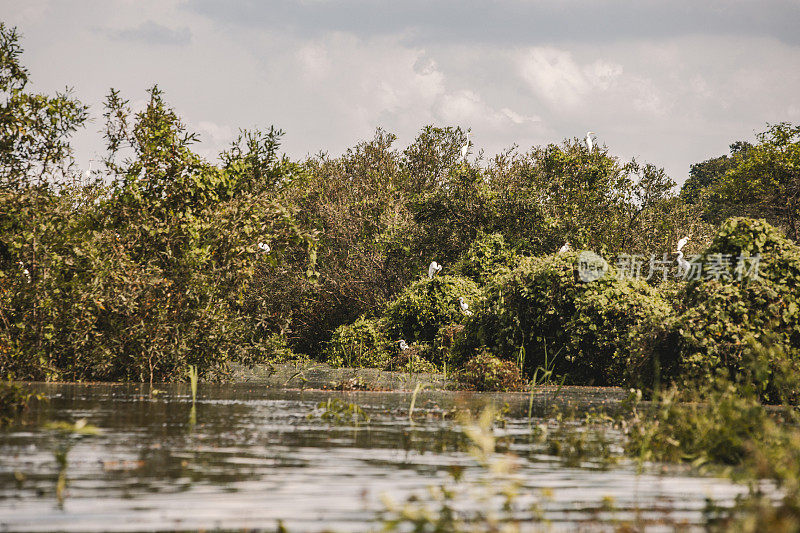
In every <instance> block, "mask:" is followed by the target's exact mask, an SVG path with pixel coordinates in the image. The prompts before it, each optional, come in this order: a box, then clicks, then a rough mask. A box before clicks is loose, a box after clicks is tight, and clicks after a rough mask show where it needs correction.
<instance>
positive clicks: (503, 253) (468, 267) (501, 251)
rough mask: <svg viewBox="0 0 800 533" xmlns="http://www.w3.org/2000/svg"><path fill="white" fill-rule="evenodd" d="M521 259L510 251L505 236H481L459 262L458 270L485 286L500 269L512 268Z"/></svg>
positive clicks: (473, 242) (496, 234)
mask: <svg viewBox="0 0 800 533" xmlns="http://www.w3.org/2000/svg"><path fill="white" fill-rule="evenodd" d="M518 260H519V257H518V256H516V255H515V254H514V253H513V252H512V251H511V250H509V249H508V246H507V245H506V242H505V239H504V238H503V235H502V234H500V233H492V234H491V235H486V234H482V233H481V234H479V235H478V237H477V238H476V239H475V240H474V241H472V244H470V246H469V249H468V250H467V251H466V253H465V254H464V255H463V256H462V257H461V259H460V260H459V261H458V265H457V266H456V270H457V271H458V272H460V273H461V274H462V275H463V276H466V277H468V278H470V279H472V280H474V281H475V282H477V283H479V284H485V283H486V282H487V281H488V280H489V279H490V278H491V277H492V276H493V275H494V274H495V273H496V271H497V270H498V269H500V268H503V267H506V268H508V267H511V266H513V265H514V264H515V263H516V261H518Z"/></svg>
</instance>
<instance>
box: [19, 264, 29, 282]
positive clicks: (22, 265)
mask: <svg viewBox="0 0 800 533" xmlns="http://www.w3.org/2000/svg"><path fill="white" fill-rule="evenodd" d="M19 267H20V268H21V269H22V273H23V274H24V275H25V277H26V278H28V283H30V282H31V273H30V271H29V270H28V269H27V268H25V263H23V262H22V261H19Z"/></svg>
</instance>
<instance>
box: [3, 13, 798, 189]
mask: <svg viewBox="0 0 800 533" xmlns="http://www.w3.org/2000/svg"><path fill="white" fill-rule="evenodd" d="M256 4H257V3H248V4H246V5H245V4H240V6H239V7H240V8H242V9H245V8H247V9H250V7H248V6H251V7H252V9H254V10H256V11H257V13H255V15H258V14H259V13H260V15H259V16H260V17H261V18H258V17H255V16H254V17H252V18H251V19H249V20H247V21H246V22H243V20H242V17H238V16H237V17H234V16H227V15H226V13H227V10H228V7H227V5H226V7H221V6H220V5H217V4H212V3H210V2H209V3H207V4H206V7H207V9H204V10H192V9H187V8H186V6H187V4H186V2H185V1H184V0H168V1H166V0H165V1H159V0H148V1H147V2H138V1H137V2H133V1H129V0H125V1H109V0H86V2H85V3H78V4H75V3H63V2H56V1H53V0H50V1H47V0H30V1H27V0H26V1H24V2H23V1H21V0H8V2H6V3H5V4H4V7H5V6H8V9H6V10H5V12H4V18H5V20H6V23H7V24H10V25H15V24H16V25H19V26H20V30H21V32H22V34H23V46H24V48H25V55H24V57H23V61H24V62H25V64H26V65H27V66H28V67H29V69H30V72H31V76H32V80H33V82H32V85H31V88H32V89H35V90H38V91H44V92H53V91H56V90H61V89H63V88H64V86H65V85H67V86H72V87H74V88H75V94H76V95H77V96H78V97H79V98H80V99H81V100H83V101H84V102H85V103H87V104H90V105H91V106H92V110H91V112H92V114H93V116H94V119H95V122H94V123H92V124H90V125H89V126H88V127H87V129H86V130H85V131H83V132H80V133H79V134H78V135H77V136H76V137H75V146H76V149H77V152H78V155H79V156H80V157H81V158H82V160H83V161H84V162H85V161H86V160H88V158H89V157H92V156H94V155H95V154H98V153H102V151H103V143H102V139H101V137H100V135H99V134H98V129H100V127H101V124H102V117H101V112H102V108H101V103H102V100H103V96H104V95H105V94H106V93H107V92H108V88H109V87H115V88H118V89H120V90H121V92H122V94H123V96H124V97H125V98H129V99H131V100H132V101H134V102H136V101H137V100H141V99H143V98H145V96H146V95H145V89H146V88H147V87H149V86H151V85H152V84H153V83H158V84H159V86H160V87H161V88H162V89H163V90H164V91H165V95H166V99H167V101H168V102H169V103H170V104H171V105H173V106H174V107H175V109H176V110H177V112H178V113H179V114H180V115H181V116H182V117H183V118H184V119H185V121H186V122H187V123H189V124H191V125H192V127H193V128H194V129H196V130H198V131H200V133H201V136H202V138H203V143H202V145H201V146H200V149H201V150H204V151H205V152H204V153H208V154H211V155H213V154H216V152H218V149H219V148H224V146H225V145H227V143H228V142H229V141H230V140H231V139H230V138H226V137H227V135H228V133H231V135H230V137H232V136H233V134H235V130H236V129H238V128H239V127H243V128H253V127H262V128H263V127H265V126H269V125H270V124H275V125H276V126H278V127H281V128H283V129H285V130H286V131H287V135H286V137H285V139H284V140H285V144H284V148H285V150H286V151H287V152H288V153H289V154H290V155H291V156H293V157H303V156H304V155H306V154H313V153H316V152H317V151H319V150H326V151H329V152H331V153H332V154H337V153H341V151H343V150H344V149H346V148H347V147H349V146H353V145H354V144H355V143H356V142H358V141H360V140H363V139H365V138H369V137H371V136H372V132H373V131H374V129H375V128H376V127H378V126H382V127H384V128H385V129H387V130H388V131H391V132H393V133H396V134H397V135H398V137H399V144H400V145H403V144H406V143H409V142H411V141H412V140H413V138H414V137H415V136H416V134H417V132H419V130H420V129H421V128H422V127H423V126H425V125H426V124H436V125H442V126H443V125H458V126H463V127H469V128H471V129H472V130H473V132H474V135H473V140H474V142H475V143H476V148H478V149H479V148H485V149H486V152H487V153H489V154H492V153H497V152H498V151H500V150H501V149H503V148H504V147H508V146H510V145H511V144H513V143H518V144H519V145H520V146H521V147H522V149H527V148H528V147H530V146H531V145H533V144H544V143H548V142H560V141H561V140H562V139H564V138H571V137H580V136H582V135H583V134H584V132H585V131H586V130H593V131H597V132H598V140H599V141H600V142H604V143H607V144H608V145H609V147H610V148H611V151H612V153H614V154H617V155H619V156H620V157H624V158H628V157H631V156H637V157H639V158H640V159H642V160H645V161H650V162H653V163H655V164H658V165H663V166H666V167H667V170H668V172H669V173H670V174H671V175H672V176H673V177H675V178H677V179H678V180H681V179H682V178H684V177H685V175H686V173H687V171H688V168H689V165H690V164H691V163H692V162H697V161H700V160H703V159H705V158H708V157H711V156H715V155H719V154H720V153H724V152H725V151H726V150H727V147H728V145H729V144H730V143H731V142H733V141H736V140H740V139H750V140H752V136H753V133H754V132H757V131H761V130H763V129H764V126H765V123H767V122H776V121H780V120H791V121H798V120H800V95H798V92H797V90H796V87H798V86H800V48H798V46H797V45H796V44H792V42H791V39H790V40H789V41H787V38H786V36H785V35H778V36H775V37H773V36H770V35H767V36H764V35H763V34H764V31H766V30H764V28H762V29H761V30H759V32H755V33H752V32H751V33H746V32H745V33H737V34H735V35H733V34H731V35H729V34H726V33H721V32H719V31H717V32H710V33H709V32H702V31H699V30H698V31H695V30H692V31H691V32H688V31H685V30H686V28H685V27H683V26H681V27H682V28H683V29H680V28H679V29H676V30H675V31H673V32H672V33H670V32H669V31H666V30H665V31H658V32H638V31H637V32H633V33H631V32H628V33H624V34H623V35H622V36H618V35H616V34H615V35H614V36H613V38H612V37H611V36H609V35H605V34H602V32H601V31H600V30H598V31H596V32H595V33H594V34H592V33H591V32H589V33H587V34H585V35H583V34H582V37H581V38H573V39H569V38H562V37H558V36H555V37H550V38H548V37H547V35H551V34H553V33H554V32H553V31H551V32H549V33H548V32H547V31H544V33H538V32H536V31H531V29H530V28H528V27H527V26H526V27H525V28H524V32H523V33H519V32H518V34H517V36H516V37H514V38H511V39H506V38H505V37H504V35H502V34H503V33H504V32H503V28H504V27H503V26H498V27H497V28H488V30H491V31H487V33H486V34H485V35H483V36H482V38H468V37H466V36H461V33H464V35H467V34H468V33H469V32H467V31H466V30H464V31H462V32H461V33H459V31H461V30H459V31H455V32H449V33H448V31H449V30H448V28H445V27H434V26H435V24H438V23H437V22H436V21H435V20H434V19H429V18H424V17H423V18H421V19H420V20H423V19H424V20H423V22H421V24H427V25H428V26H425V27H424V28H422V29H421V30H420V29H419V28H417V27H415V26H413V23H414V20H416V19H414V18H413V17H412V18H411V19H408V20H407V21H406V22H403V23H402V24H400V25H399V26H397V27H401V28H403V29H402V30H401V31H396V30H395V29H392V28H393V27H392V26H391V25H388V26H381V25H380V24H376V25H374V27H372V28H371V29H369V31H366V30H365V31H360V30H357V29H352V28H351V29H350V30H347V29H341V28H339V26H341V27H347V25H348V24H349V25H353V24H355V23H354V22H353V21H349V20H344V19H342V20H340V21H338V22H336V24H334V25H333V26H332V27H334V28H338V29H334V30H331V29H330V28H328V27H327V26H325V25H324V24H323V25H322V26H319V27H317V28H310V27H309V28H295V27H292V29H290V30H287V29H285V28H286V27H288V25H287V24H282V23H281V20H282V19H280V17H281V16H283V15H282V14H281V13H282V12H281V11H280V10H278V11H275V12H273V11H272V10H267V9H266V8H263V7H261V6H260V5H256ZM543 4H546V2H544V3H543ZM646 4H647V5H644V4H642V5H640V6H639V7H637V8H636V9H638V10H640V11H642V10H646V9H650V8H649V7H648V6H650V4H652V3H646ZM281 5H283V6H284V7H286V8H287V9H289V8H292V9H294V8H293V7H292V6H294V7H297V5H296V4H291V5H290V4H288V3H286V4H281ZM547 5H550V7H553V5H551V4H547ZM653 5H655V4H653ZM287 6H289V7H287ZM381 6H384V7H381ZM279 7H280V6H279ZM328 7H331V6H328ZM417 7H418V8H419V9H418V14H424V10H425V9H426V7H425V5H423V4H422V3H418V4H417ZM651 7H652V6H651ZM617 8H619V9H622V8H621V7H619V6H617ZM617 8H615V9H617ZM369 9H370V10H373V11H375V12H376V13H377V12H379V11H381V10H382V9H383V10H385V11H386V13H395V12H396V11H397V10H400V11H402V9H404V8H403V7H402V6H395V7H392V8H390V7H386V6H385V5H384V4H383V3H375V4H374V5H371V7H370V8H369ZM526 9H527V8H526ZM537 9H538V8H537ZM592 9H594V10H595V11H596V12H597V11H598V9H599V8H592ZM624 9H626V10H627V9H629V8H628V7H625V8H624ZM653 9H656V8H655V7H653ZM658 9H662V10H663V9H666V8H658ZM753 9H755V8H753ZM759 9H760V10H763V9H762V8H759ZM393 10H394V11H393ZM484 11H485V10H484ZM546 11H547V14H548V16H549V17H550V19H548V20H549V21H551V22H552V24H551V25H553V27H556V22H558V21H559V20H562V19H559V18H558V17H561V16H566V15H563V14H562V12H561V10H560V9H556V8H552V9H550V8H547V10H546ZM673 11H674V10H673ZM247 13H249V11H248V12H247ZM304 13H305V11H304ZM309 13H311V14H314V13H317V10H316V9H312V10H310V11H309ZM328 13H329V14H330V16H332V17H333V16H344V15H342V14H340V13H339V14H337V13H338V12H337V11H336V10H335V9H333V8H332V7H331V9H329V10H328ZM415 13H417V12H415ZM564 13H566V12H564ZM675 13H677V11H675V12H674V13H673V15H675ZM490 14H491V13H490ZM400 15H402V13H400ZM400 15H398V16H400ZM488 16H489V15H487V17H488ZM675 16H677V15H675ZM772 18H775V17H774V16H772ZM784 18H786V17H784ZM267 19H269V21H271V22H265V21H267ZM305 20H306V19H305V18H304V17H299V18H297V19H296V21H295V23H294V24H303V23H304V21H305ZM442 20H444V18H443V19H442ZM566 20H567V19H563V20H562V22H563V21H566ZM676 20H677V19H676ZM676 20H673V25H674V24H675V23H676ZM147 21H152V22H153V25H157V26H158V27H159V28H160V27H162V26H163V27H165V28H172V29H173V30H175V29H183V28H185V29H186V31H185V32H183V33H181V32H178V33H179V34H178V35H177V36H175V35H172V34H169V33H168V32H167V33H165V34H164V35H166V36H167V38H164V39H162V42H161V43H160V44H159V43H158V42H155V43H154V42H152V39H151V40H150V41H149V42H147V43H145V42H142V41H141V40H119V39H109V33H108V32H109V28H116V29H119V28H140V29H141V28H142V27H144V28H145V29H147V28H148V27H150V28H151V29H152V28H153V27H155V26H153V25H149V26H148V25H146V23H147ZM176 21H179V23H176ZM492 21H494V22H492ZM569 21H570V22H573V21H572V20H571V19H570V20H569ZM325 22H326V21H323V20H321V19H320V18H319V17H317V18H316V19H313V20H310V21H309V22H308V24H310V25H313V24H318V25H319V24H321V23H325ZM479 22H480V24H481V26H482V27H483V26H486V24H494V23H496V20H495V19H489V18H487V19H486V20H481V21H479ZM512 22H513V21H512ZM677 22H678V23H680V22H681V21H677ZM465 23H466V24H467V25H468V26H469V24H476V23H477V22H476V21H465ZM442 24H444V23H442ZM143 25H145V26H143ZM678 26H680V24H678ZM470 27H471V26H470ZM437 28H438V29H440V30H441V31H442V32H444V33H446V34H447V35H446V36H445V37H443V38H442V39H438V40H437V39H430V38H425V37H420V34H421V33H422V34H426V35H428V36H430V35H431V32H432V31H434V30H436V29H437ZM543 29H545V30H546V28H543ZM418 30H419V31H418ZM570 31H573V30H570ZM426 32H427V33H426ZM156 33H157V32H156ZM556 33H557V32H556ZM181 35H184V36H186V35H188V36H190V38H188V39H187V38H183V39H182V38H181ZM527 35H535V36H536V37H535V38H533V37H531V38H527V37H525V38H524V39H523V37H524V36H527ZM542 35H544V36H545V37H542ZM170 36H172V37H176V38H175V39H172V40H171V41H170V38H169V37H170ZM162 37H163V36H162ZM156 41H158V39H156ZM169 42H181V43H183V44H182V45H181V46H175V45H169ZM140 103H141V102H140ZM226 128H228V129H226Z"/></svg>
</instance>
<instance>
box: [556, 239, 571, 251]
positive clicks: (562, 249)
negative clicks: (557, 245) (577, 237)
mask: <svg viewBox="0 0 800 533" xmlns="http://www.w3.org/2000/svg"><path fill="white" fill-rule="evenodd" d="M569 251H570V247H569V241H567V242H565V243H564V246H562V247H561V249H559V250H558V253H560V254H565V253H567V252H569Z"/></svg>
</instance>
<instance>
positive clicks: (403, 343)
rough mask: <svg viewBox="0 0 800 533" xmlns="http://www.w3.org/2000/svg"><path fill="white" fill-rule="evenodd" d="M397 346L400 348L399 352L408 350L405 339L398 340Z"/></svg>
mask: <svg viewBox="0 0 800 533" xmlns="http://www.w3.org/2000/svg"><path fill="white" fill-rule="evenodd" d="M397 345H398V346H399V347H400V351H403V352H404V351H406V350H408V344H406V341H405V339H400V340H399V341H397Z"/></svg>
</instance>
